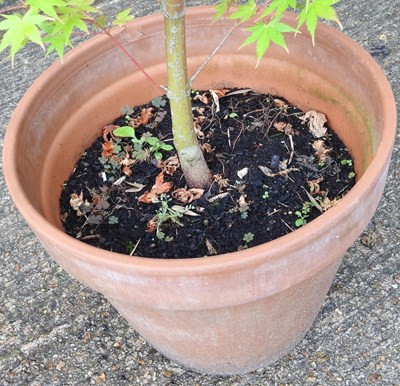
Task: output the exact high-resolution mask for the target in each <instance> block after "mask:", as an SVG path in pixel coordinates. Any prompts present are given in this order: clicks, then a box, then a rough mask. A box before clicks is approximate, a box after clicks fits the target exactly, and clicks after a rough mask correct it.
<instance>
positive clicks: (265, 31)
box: [242, 17, 296, 66]
mask: <svg viewBox="0 0 400 386" xmlns="http://www.w3.org/2000/svg"><path fill="white" fill-rule="evenodd" d="M246 30H247V31H249V32H250V33H251V35H250V36H249V37H248V38H247V39H246V41H245V42H244V43H243V45H242V47H243V46H246V45H248V44H251V43H254V42H256V54H257V66H258V64H259V62H260V60H261V58H262V57H263V55H264V54H265V52H266V51H267V49H268V47H269V46H270V44H271V42H273V43H275V44H277V45H278V46H280V47H282V48H284V49H285V50H286V51H288V49H287V46H286V43H285V37H284V36H283V34H284V33H287V32H296V30H295V29H294V28H292V27H291V26H290V25H287V24H285V23H281V22H280V21H279V18H278V17H276V18H274V19H272V20H271V21H270V22H269V23H267V24H266V23H262V22H260V23H257V24H256V25H255V26H254V27H250V28H246Z"/></svg>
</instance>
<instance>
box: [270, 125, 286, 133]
mask: <svg viewBox="0 0 400 386" xmlns="http://www.w3.org/2000/svg"><path fill="white" fill-rule="evenodd" d="M273 126H274V127H275V129H276V130H278V131H281V132H282V133H284V132H285V128H286V126H287V123H286V122H275V123H274V124H273Z"/></svg>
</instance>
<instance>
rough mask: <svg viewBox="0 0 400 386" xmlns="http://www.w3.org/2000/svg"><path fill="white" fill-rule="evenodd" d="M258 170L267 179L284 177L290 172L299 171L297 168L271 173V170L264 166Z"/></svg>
mask: <svg viewBox="0 0 400 386" xmlns="http://www.w3.org/2000/svg"><path fill="white" fill-rule="evenodd" d="M259 169H260V170H261V171H262V172H263V173H264V174H265V175H266V176H267V177H276V176H282V177H286V176H287V175H288V174H289V173H291V172H298V171H299V169H297V168H288V169H285V170H281V171H280V172H277V173H273V172H272V170H271V169H270V168H268V167H266V166H259Z"/></svg>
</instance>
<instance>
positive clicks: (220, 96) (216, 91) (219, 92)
mask: <svg viewBox="0 0 400 386" xmlns="http://www.w3.org/2000/svg"><path fill="white" fill-rule="evenodd" d="M229 91H230V90H228V89H226V88H221V89H218V90H214V92H215V93H216V94H217V95H218V98H222V97H223V96H225V95H226V94H227V93H228V92H229Z"/></svg>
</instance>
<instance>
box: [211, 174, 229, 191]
mask: <svg viewBox="0 0 400 386" xmlns="http://www.w3.org/2000/svg"><path fill="white" fill-rule="evenodd" d="M213 180H214V182H216V183H217V184H218V187H219V191H220V192H221V191H222V190H224V189H226V188H228V187H229V180H228V179H227V178H223V176H222V174H215V175H213Z"/></svg>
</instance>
